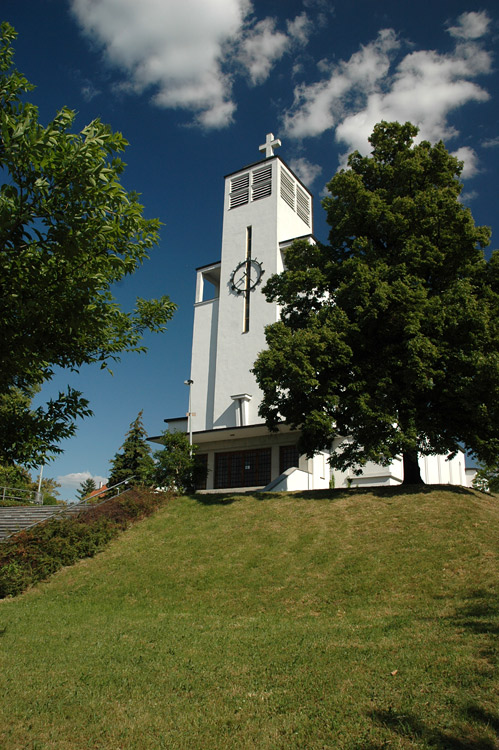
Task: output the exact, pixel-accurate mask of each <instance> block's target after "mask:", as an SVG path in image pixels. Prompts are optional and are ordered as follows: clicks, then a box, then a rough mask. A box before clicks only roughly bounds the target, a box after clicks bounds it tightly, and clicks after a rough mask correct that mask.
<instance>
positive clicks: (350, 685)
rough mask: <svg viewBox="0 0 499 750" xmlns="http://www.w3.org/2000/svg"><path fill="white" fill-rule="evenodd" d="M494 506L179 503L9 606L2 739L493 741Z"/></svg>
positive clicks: (379, 497)
mask: <svg viewBox="0 0 499 750" xmlns="http://www.w3.org/2000/svg"><path fill="white" fill-rule="evenodd" d="M498 551H499V501H498V499H497V498H495V497H487V496H485V495H481V494H478V493H475V492H472V491H466V490H462V489H458V488H454V489H444V488H441V489H439V488H425V491H423V492H420V493H418V494H410V493H409V492H407V491H405V492H404V491H402V490H400V489H394V490H389V489H387V490H383V491H377V492H360V491H349V492H344V491H340V490H332V491H329V492H323V493H315V494H314V493H309V494H307V495H306V496H296V495H277V496H276V495H265V496H262V495H261V496H254V497H250V496H225V498H219V499H218V500H214V499H213V498H207V499H206V498H205V502H202V501H200V499H199V498H198V499H196V498H180V499H176V500H174V501H173V502H171V503H169V504H168V505H167V506H165V507H164V508H162V509H161V510H160V511H158V512H157V513H156V514H155V515H154V516H152V517H150V518H148V519H146V520H144V521H142V522H141V523H139V524H136V525H135V526H134V527H132V528H131V529H130V530H129V531H127V532H125V533H124V534H123V535H122V536H120V537H119V538H118V539H115V540H114V541H113V542H111V544H110V545H109V547H108V548H107V549H106V550H105V551H104V552H102V553H101V554H99V555H98V556H97V557H95V558H93V559H88V560H85V561H82V562H80V563H78V564H77V565H75V566H74V567H72V568H65V569H64V570H61V571H60V572H59V573H57V574H56V575H55V576H53V577H52V578H51V579H50V580H48V581H46V582H45V583H42V584H39V585H37V586H36V587H35V588H33V589H31V590H30V591H28V592H27V593H25V594H23V595H22V596H20V597H18V598H15V599H6V600H3V601H1V602H0V653H1V663H0V695H1V700H0V747H1V748H2V750H14V749H16V750H17V749H21V748H22V749H23V750H24V748H26V749H27V748H29V749H30V750H45V749H46V748H56V749H57V750H69V749H71V750H83V749H86V748H96V749H107V748H112V749H113V750H114V749H116V750H117V749H118V748H123V750H130V749H135V748H136V749H137V750H146V749H149V748H151V749H153V748H154V749H156V748H168V749H175V748H185V749H186V750H187V749H188V750H191V749H197V748H200V749H201V748H203V749H205V750H208V749H211V748H213V749H215V748H216V750H221V749H223V748H258V749H260V748H261V749H266V748H283V749H284V748H286V749H288V748H304V749H306V750H309V749H310V750H312V749H319V748H332V749H334V750H381V748H387V749H389V750H393V749H395V748H418V749H422V748H441V749H442V750H465V749H466V750H491V749H494V748H495V749H497V748H499V711H498V708H499V680H498V674H497V655H498V640H499V639H498V632H499V601H498V592H499V572H498V565H497V557H498Z"/></svg>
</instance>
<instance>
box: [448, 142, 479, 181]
mask: <svg viewBox="0 0 499 750" xmlns="http://www.w3.org/2000/svg"><path fill="white" fill-rule="evenodd" d="M452 156H455V157H456V158H457V159H459V161H462V162H463V163H464V166H463V171H462V172H461V177H462V178H463V179H464V180H465V179H467V178H469V177H474V176H475V175H476V174H478V172H479V171H480V170H479V168H478V156H477V154H476V151H474V150H473V149H472V148H470V147H469V146H461V148H458V149H457V151H453V152H452Z"/></svg>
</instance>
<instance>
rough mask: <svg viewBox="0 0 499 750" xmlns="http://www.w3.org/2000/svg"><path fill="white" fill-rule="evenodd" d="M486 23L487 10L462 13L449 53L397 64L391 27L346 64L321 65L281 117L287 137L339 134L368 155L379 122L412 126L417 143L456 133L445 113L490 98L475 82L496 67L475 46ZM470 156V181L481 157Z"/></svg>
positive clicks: (428, 53)
mask: <svg viewBox="0 0 499 750" xmlns="http://www.w3.org/2000/svg"><path fill="white" fill-rule="evenodd" d="M487 25H488V16H487V14H486V13H479V14H463V15H462V16H460V18H459V26H456V27H453V28H452V29H451V33H452V35H453V36H454V37H455V38H456V39H457V41H456V45H455V49H454V50H453V51H452V52H451V53H448V54H439V53H438V52H436V51H434V50H417V51H414V52H411V53H409V54H406V55H405V56H404V57H403V58H402V59H401V60H400V61H399V62H398V64H397V62H396V59H395V57H396V55H397V53H399V51H400V47H401V44H400V42H399V40H398V38H397V35H396V34H395V32H394V30H393V29H383V30H382V31H380V32H379V33H378V36H377V38H376V39H375V40H374V41H373V42H371V43H370V44H368V45H366V46H363V47H361V49H360V50H359V51H358V52H356V53H355V54H354V55H352V57H351V58H350V59H349V60H348V61H346V62H345V61H341V62H340V63H339V64H337V65H334V66H331V65H330V66H329V67H327V66H326V64H325V63H324V61H323V62H322V64H321V68H322V70H323V72H325V73H326V75H325V77H324V78H323V80H321V81H320V82H318V83H313V84H311V85H305V84H302V85H301V86H298V87H297V88H296V89H295V102H294V106H293V108H292V110H290V111H289V112H287V113H286V114H285V117H284V124H285V128H286V130H287V132H288V134H289V135H291V136H295V137H306V136H314V135H319V134H321V133H323V132H324V131H325V130H328V129H334V131H335V138H336V140H337V141H338V142H340V143H344V144H345V146H346V147H347V150H348V151H351V150H352V149H358V150H359V151H361V152H363V153H366V152H367V151H368V150H369V144H368V140H367V139H368V137H369V135H370V134H371V133H372V130H373V127H374V125H375V124H376V123H377V122H379V121H380V120H388V121H392V120H398V121H399V122H406V121H410V122H413V123H414V124H415V125H417V126H418V127H419V129H420V138H424V139H428V140H430V141H432V142H434V141H436V140H439V139H441V138H445V139H449V138H452V137H454V136H456V135H458V133H457V131H456V130H455V129H454V128H453V127H451V126H450V125H449V123H448V119H447V118H448V115H449V114H450V113H451V112H452V111H453V110H455V109H457V108H458V107H461V106H463V105H464V104H466V103H468V102H472V101H475V102H483V101H487V100H488V99H489V94H488V93H487V91H485V89H483V88H481V86H479V85H478V84H477V83H476V82H475V81H473V80H472V79H473V78H474V77H476V76H478V75H484V74H487V73H490V72H491V69H492V56H491V54H490V53H489V52H488V51H487V50H485V49H484V48H483V46H482V43H481V42H478V41H473V39H477V38H478V37H479V36H480V35H481V34H484V33H485V32H486V30H487ZM459 30H460V31H459ZM480 30H481V31H480ZM458 31H459V33H458ZM466 156H467V158H466V162H467V164H468V167H467V175H466V174H465V176H471V174H472V173H473V170H475V171H476V155H475V156H474V157H473V159H471V158H470V156H471V155H470V154H469V153H467V154H466ZM470 165H471V166H470Z"/></svg>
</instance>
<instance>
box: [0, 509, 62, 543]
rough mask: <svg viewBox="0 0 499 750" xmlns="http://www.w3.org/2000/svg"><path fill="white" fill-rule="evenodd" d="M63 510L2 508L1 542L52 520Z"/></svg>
mask: <svg viewBox="0 0 499 750" xmlns="http://www.w3.org/2000/svg"><path fill="white" fill-rule="evenodd" d="M61 510H62V508H60V507H59V506H57V505H18V506H16V507H13V508H0V542H3V541H4V539H7V537H9V536H10V535H11V534H16V533H17V532H18V531H22V530H23V529H27V528H29V527H30V526H33V525H34V524H36V523H40V522H41V521H46V520H47V519H49V518H52V516H55V515H56V514H57V513H60V512H61Z"/></svg>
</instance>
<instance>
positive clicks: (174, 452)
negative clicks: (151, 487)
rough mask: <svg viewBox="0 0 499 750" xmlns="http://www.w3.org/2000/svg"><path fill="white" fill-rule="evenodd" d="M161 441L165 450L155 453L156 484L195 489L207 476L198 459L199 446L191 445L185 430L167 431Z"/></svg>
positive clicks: (181, 489)
mask: <svg viewBox="0 0 499 750" xmlns="http://www.w3.org/2000/svg"><path fill="white" fill-rule="evenodd" d="M161 442H162V443H163V446H164V448H163V450H161V451H157V452H156V453H155V454H154V457H155V459H156V466H155V471H154V481H155V482H156V484H157V485H158V486H159V487H165V488H167V489H169V490H172V491H176V492H190V491H194V490H195V488H196V486H197V485H198V483H199V482H200V481H201V480H202V479H204V478H205V476H206V468H205V467H204V466H202V465H201V464H199V463H198V461H197V460H196V451H197V446H196V445H193V446H191V445H190V444H189V438H188V436H187V435H186V434H185V433H183V432H171V433H170V432H168V431H165V432H164V433H163V436H162V438H161Z"/></svg>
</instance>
